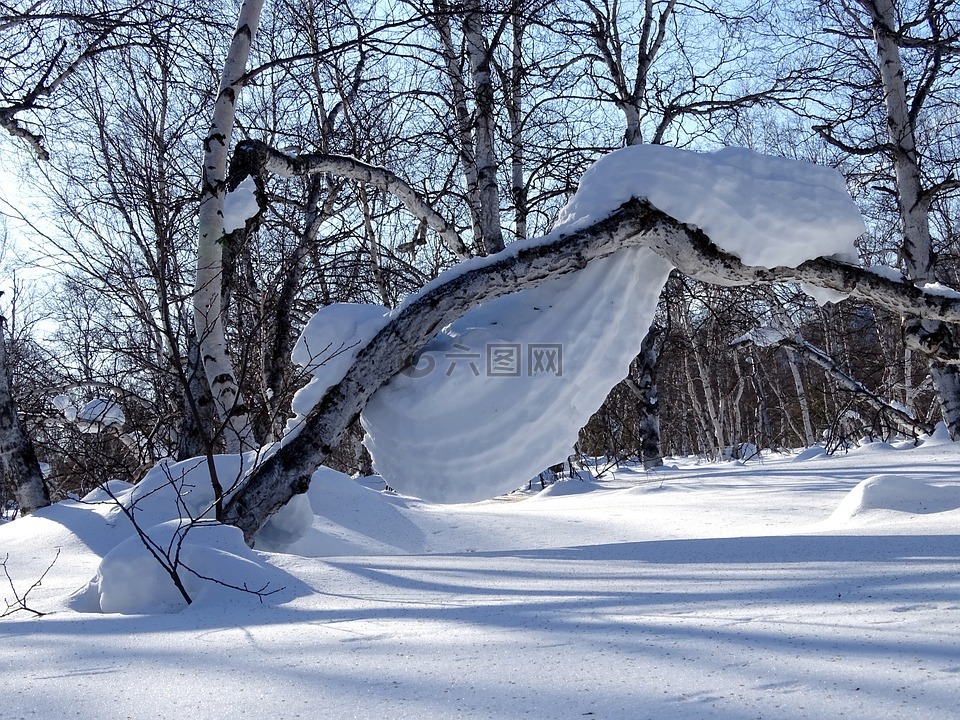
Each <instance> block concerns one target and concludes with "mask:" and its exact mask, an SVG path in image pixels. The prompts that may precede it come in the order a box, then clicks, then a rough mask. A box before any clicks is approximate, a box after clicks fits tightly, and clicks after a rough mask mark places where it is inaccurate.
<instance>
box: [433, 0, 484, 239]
mask: <svg viewBox="0 0 960 720" xmlns="http://www.w3.org/2000/svg"><path fill="white" fill-rule="evenodd" d="M434 10H435V15H436V28H437V34H438V35H439V36H440V46H441V52H442V53H443V61H444V64H445V65H446V69H447V78H448V79H449V80H450V93H451V99H450V100H451V105H452V106H453V114H454V116H455V118H456V122H457V133H458V147H457V150H458V151H459V155H460V168H461V169H462V170H463V177H464V181H465V183H466V194H465V195H466V196H465V200H466V202H467V209H468V210H469V211H470V224H471V229H472V231H473V241H474V245H475V246H476V247H477V249H478V250H482V248H483V240H482V238H483V222H482V217H481V216H482V211H481V202H480V180H479V177H478V175H477V152H476V148H475V146H474V141H473V129H472V128H473V120H472V118H471V117H470V111H469V110H468V109H467V87H466V83H465V82H464V79H463V73H462V72H461V70H460V63H459V58H458V53H457V51H456V48H455V46H454V44H453V33H452V32H451V30H450V13H451V10H450V7H449V6H448V5H447V3H446V2H444V1H443V0H435V2H434Z"/></svg>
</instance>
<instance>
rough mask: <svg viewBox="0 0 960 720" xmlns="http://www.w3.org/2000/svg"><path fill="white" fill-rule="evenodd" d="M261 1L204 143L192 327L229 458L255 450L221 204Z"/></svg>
mask: <svg viewBox="0 0 960 720" xmlns="http://www.w3.org/2000/svg"><path fill="white" fill-rule="evenodd" d="M262 7H263V0H245V2H244V3H243V4H242V5H241V6H240V14H239V17H238V18H237V29H236V32H235V33H234V36H233V40H232V42H231V44H230V49H229V51H228V52H227V57H226V60H225V61H224V64H223V72H222V73H221V76H220V89H219V93H218V95H217V100H216V103H215V104H214V108H213V114H212V118H211V122H210V129H209V131H208V132H207V136H206V137H205V138H204V140H203V167H202V171H201V172H202V181H201V186H200V210H199V217H198V235H199V241H198V245H197V277H196V284H195V288H194V295H193V308H194V326H195V328H196V333H197V339H198V341H199V343H200V350H201V354H202V357H203V366H204V370H205V372H206V376H207V380H208V382H209V383H210V390H211V392H212V395H213V403H214V407H215V408H216V412H217V416H218V417H219V419H220V422H221V423H223V426H224V442H225V445H226V447H227V451H228V452H239V451H243V450H249V449H252V448H253V447H255V444H256V443H255V440H254V438H253V437H252V432H251V426H250V417H249V414H248V410H247V408H246V406H245V404H244V401H243V398H242V396H241V394H240V388H239V385H238V383H237V379H236V375H235V373H234V368H233V364H232V362H231V360H230V356H229V353H228V351H227V341H226V335H225V333H224V318H223V309H222V298H221V292H222V289H221V284H222V281H223V246H222V244H221V242H222V240H223V237H224V230H223V202H224V197H225V195H226V187H227V184H226V181H227V157H228V155H229V148H230V138H231V136H232V135H233V127H234V122H235V119H236V106H237V99H238V97H239V95H240V91H241V89H242V87H243V76H244V73H245V72H246V67H247V59H248V57H249V55H250V47H251V45H252V44H253V38H254V36H255V35H256V33H257V26H258V25H259V22H260V11H261V9H262Z"/></svg>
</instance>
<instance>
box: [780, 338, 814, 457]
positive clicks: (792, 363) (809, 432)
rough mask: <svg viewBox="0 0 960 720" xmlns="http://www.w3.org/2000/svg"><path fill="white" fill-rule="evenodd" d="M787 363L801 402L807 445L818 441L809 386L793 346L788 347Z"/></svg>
mask: <svg viewBox="0 0 960 720" xmlns="http://www.w3.org/2000/svg"><path fill="white" fill-rule="evenodd" d="M787 365H788V366H789V367H790V374H791V375H792V376H793V386H794V387H795V388H796V389H797V402H798V403H799V404H800V418H801V419H802V421H803V435H804V437H803V440H804V442H805V443H806V446H807V447H810V446H812V445H813V444H814V443H816V442H817V437H816V435H815V434H814V432H813V422H811V420H810V401H809V400H808V399H807V388H806V386H805V385H804V383H803V376H802V375H801V374H800V363H798V362H797V353H796V352H795V351H794V350H793V348H787Z"/></svg>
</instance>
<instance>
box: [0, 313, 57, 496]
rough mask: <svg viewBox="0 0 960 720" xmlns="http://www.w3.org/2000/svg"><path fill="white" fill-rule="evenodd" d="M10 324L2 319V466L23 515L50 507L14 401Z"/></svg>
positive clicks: (0, 443) (41, 474) (0, 385)
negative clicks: (9, 359) (8, 341)
mask: <svg viewBox="0 0 960 720" xmlns="http://www.w3.org/2000/svg"><path fill="white" fill-rule="evenodd" d="M5 325H6V322H5V320H4V319H3V318H2V317H0V465H2V468H3V472H4V474H5V475H6V476H7V477H8V478H9V479H10V481H11V482H12V483H13V488H14V493H15V494H16V497H17V505H19V507H20V514H21V515H29V514H30V513H32V512H33V511H34V510H37V509H38V508H42V507H46V506H47V505H49V504H50V492H49V490H48V489H47V484H46V483H45V482H44V481H43V473H41V472H40V463H39V462H38V461H37V453H36V451H35V450H34V448H33V442H31V440H30V438H29V436H28V435H27V434H26V433H25V432H24V430H23V425H21V424H20V418H19V417H17V406H16V403H15V402H14V400H13V387H12V386H13V382H12V380H11V376H10V368H9V366H8V365H7V341H6V328H5Z"/></svg>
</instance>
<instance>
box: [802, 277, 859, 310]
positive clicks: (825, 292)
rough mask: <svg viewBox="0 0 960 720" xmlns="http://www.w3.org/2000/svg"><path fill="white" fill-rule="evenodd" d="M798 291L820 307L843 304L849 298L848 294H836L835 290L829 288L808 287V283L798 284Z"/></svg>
mask: <svg viewBox="0 0 960 720" xmlns="http://www.w3.org/2000/svg"><path fill="white" fill-rule="evenodd" d="M800 289H801V290H802V291H803V292H804V293H806V294H807V295H809V296H810V297H812V298H813V299H814V301H815V302H816V303H817V305H819V306H820V307H823V306H824V305H827V304H829V303H834V304H836V303H838V302H843V301H844V300H846V299H847V298H848V297H850V294H849V293H842V292H838V291H837V290H831V289H830V288H822V287H819V286H817V285H810V284H809V283H800Z"/></svg>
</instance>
